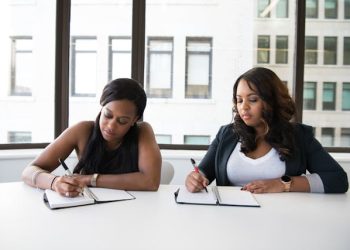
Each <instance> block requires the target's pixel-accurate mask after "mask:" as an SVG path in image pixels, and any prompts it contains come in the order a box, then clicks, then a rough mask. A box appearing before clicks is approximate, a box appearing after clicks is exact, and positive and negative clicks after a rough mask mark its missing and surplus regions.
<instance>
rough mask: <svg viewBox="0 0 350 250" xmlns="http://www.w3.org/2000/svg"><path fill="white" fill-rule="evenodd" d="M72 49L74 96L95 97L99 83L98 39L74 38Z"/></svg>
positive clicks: (72, 89) (72, 86)
mask: <svg viewBox="0 0 350 250" xmlns="http://www.w3.org/2000/svg"><path fill="white" fill-rule="evenodd" d="M71 48H72V61H71V74H72V75H71V94H72V96H95V95H96V83H97V41H96V37H73V39H72V45H71Z"/></svg>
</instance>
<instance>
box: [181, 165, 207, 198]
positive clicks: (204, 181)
mask: <svg viewBox="0 0 350 250" xmlns="http://www.w3.org/2000/svg"><path fill="white" fill-rule="evenodd" d="M191 163H192V166H193V168H194V172H196V173H198V174H199V178H195V179H196V182H199V183H196V185H197V186H198V184H200V185H202V187H204V189H205V191H206V192H207V193H208V189H207V187H206V185H207V181H208V180H207V179H206V178H204V177H203V175H202V174H201V173H200V172H199V168H198V166H197V164H196V161H195V160H194V159H192V158H191ZM186 184H187V181H186Z"/></svg>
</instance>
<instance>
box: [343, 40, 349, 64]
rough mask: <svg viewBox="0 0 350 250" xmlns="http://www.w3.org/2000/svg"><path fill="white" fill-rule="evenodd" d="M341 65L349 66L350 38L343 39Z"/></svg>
mask: <svg viewBox="0 0 350 250" xmlns="http://www.w3.org/2000/svg"><path fill="white" fill-rule="evenodd" d="M343 64H344V65H350V37H344V52H343Z"/></svg>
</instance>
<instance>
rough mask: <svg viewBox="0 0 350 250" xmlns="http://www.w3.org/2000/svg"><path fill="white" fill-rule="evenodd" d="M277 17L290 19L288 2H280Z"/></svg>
mask: <svg viewBox="0 0 350 250" xmlns="http://www.w3.org/2000/svg"><path fill="white" fill-rule="evenodd" d="M276 17H279V18H286V17H288V0H279V1H278V3H277V8H276Z"/></svg>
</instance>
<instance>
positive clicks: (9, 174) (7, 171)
mask: <svg viewBox="0 0 350 250" xmlns="http://www.w3.org/2000/svg"><path fill="white" fill-rule="evenodd" d="M40 151H41V150H40V149H35V150H34V149H32V150H2V151H0V183H1V182H13V181H20V180H21V173H22V170H23V168H24V167H25V166H26V165H28V164H29V163H30V162H31V161H32V160H33V159H34V158H35V156H36V155H38V154H39V152H40ZM161 153H162V157H163V161H168V162H170V163H171V164H172V165H173V167H174V170H175V174H174V177H173V180H172V181H171V183H170V184H183V183H184V181H185V177H186V175H187V174H188V173H189V172H190V171H192V170H193V168H192V165H191V162H190V158H193V159H195V160H196V161H197V162H199V161H200V160H201V159H202V158H203V156H204V154H205V151H190V150H162V151H161ZM332 156H333V157H334V158H335V159H336V160H337V161H338V162H339V163H340V165H341V166H342V167H343V168H344V169H345V170H346V171H347V173H348V175H349V177H350V153H334V154H332ZM76 161H77V159H76V157H75V156H74V155H71V156H70V157H69V158H68V159H67V165H68V166H73V165H74V164H75V162H76ZM62 173H63V171H62V170H61V169H58V171H57V174H62Z"/></svg>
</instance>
